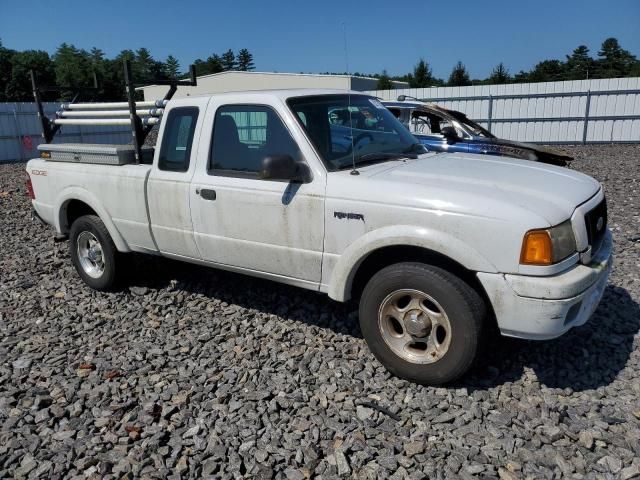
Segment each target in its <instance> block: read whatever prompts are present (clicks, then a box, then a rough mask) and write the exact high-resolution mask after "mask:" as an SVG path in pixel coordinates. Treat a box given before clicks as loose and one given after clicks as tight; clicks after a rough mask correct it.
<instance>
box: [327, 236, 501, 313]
mask: <svg viewBox="0 0 640 480" xmlns="http://www.w3.org/2000/svg"><path fill="white" fill-rule="evenodd" d="M411 261H418V262H422V263H428V264H431V265H434V266H439V267H441V268H444V269H446V270H449V271H451V272H452V273H454V274H456V275H458V276H460V277H461V278H462V279H463V280H465V281H467V282H468V283H469V284H470V285H471V286H472V287H473V288H474V289H475V288H476V287H477V288H479V289H480V291H481V292H482V295H483V296H484V295H485V294H484V289H482V286H481V285H480V282H479V281H478V279H477V277H476V272H478V271H485V272H486V271H489V272H495V271H496V268H495V266H494V265H493V264H492V263H491V262H489V261H488V260H487V259H486V258H485V257H484V256H482V255H481V254H480V253H479V252H478V251H477V250H476V249H475V248H473V247H471V246H469V245H467V244H465V243H464V242H462V241H461V240H459V239H457V238H455V237H453V236H451V235H448V234H445V233H442V232H437V231H433V230H429V229H426V228H423V227H412V226H397V227H385V228H383V229H380V230H375V231H372V232H369V233H367V234H366V235H364V236H363V237H361V238H359V239H358V240H356V241H355V242H353V243H352V244H351V245H350V246H349V247H348V248H347V249H346V250H345V252H344V253H343V254H342V255H341V256H340V258H339V260H338V262H337V263H336V265H335V266H334V268H333V271H332V273H331V280H330V283H329V289H328V294H329V296H330V297H331V298H333V299H334V300H338V301H346V300H349V299H350V298H357V297H358V295H359V294H360V293H361V292H362V288H364V284H365V283H366V282H367V281H368V279H369V278H371V275H373V274H375V273H376V272H377V271H379V270H380V269H382V268H384V267H386V266H389V265H392V264H394V263H399V262H411Z"/></svg>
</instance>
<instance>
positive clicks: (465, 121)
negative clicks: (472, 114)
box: [382, 95, 573, 166]
mask: <svg viewBox="0 0 640 480" xmlns="http://www.w3.org/2000/svg"><path fill="white" fill-rule="evenodd" d="M382 103H383V104H384V106H385V107H387V109H389V110H390V111H391V113H393V114H394V115H395V116H396V118H398V120H400V121H401V122H402V123H403V124H404V126H405V127H407V128H408V129H409V131H410V132H411V133H412V134H413V135H414V136H415V137H416V138H417V139H418V140H419V141H420V142H421V143H422V144H423V145H424V146H425V147H426V148H427V149H428V150H430V151H432V152H465V153H481V154H485V155H500V156H505V157H512V158H521V159H525V160H532V161H537V162H542V163H550V164H553V165H561V166H565V165H567V162H570V161H571V160H573V157H570V156H568V155H565V154H564V153H562V152H560V151H556V150H551V149H548V148H544V147H542V146H540V145H534V144H530V143H521V142H515V141H513V140H506V139H503V138H497V137H496V136H495V135H493V134H492V133H491V132H490V131H488V130H487V129H486V128H484V127H482V126H481V125H479V124H477V123H476V122H474V121H472V120H470V119H469V118H468V117H467V116H466V115H465V114H464V113H462V112H457V111H455V110H448V109H446V108H442V107H439V106H437V105H435V104H432V103H424V102H420V101H417V100H416V101H409V100H406V97H404V96H402V95H401V96H400V97H398V101H395V102H392V101H386V102H382Z"/></svg>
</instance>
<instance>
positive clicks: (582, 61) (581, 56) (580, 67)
mask: <svg viewBox="0 0 640 480" xmlns="http://www.w3.org/2000/svg"><path fill="white" fill-rule="evenodd" d="M593 65H594V62H593V58H591V56H590V55H589V48H588V47H587V46H586V45H580V46H579V47H578V48H576V49H574V50H573V52H572V53H571V55H567V61H566V63H565V72H566V75H565V77H566V79H567V80H583V79H586V78H589V77H590V76H593V74H594V68H593Z"/></svg>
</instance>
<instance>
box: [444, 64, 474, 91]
mask: <svg viewBox="0 0 640 480" xmlns="http://www.w3.org/2000/svg"><path fill="white" fill-rule="evenodd" d="M447 85H449V86H450V87H465V86H467V85H471V80H470V79H469V73H468V72H467V69H466V67H465V66H464V65H463V64H462V62H460V61H458V63H456V64H455V66H454V67H453V70H451V74H450V75H449V81H448V82H447Z"/></svg>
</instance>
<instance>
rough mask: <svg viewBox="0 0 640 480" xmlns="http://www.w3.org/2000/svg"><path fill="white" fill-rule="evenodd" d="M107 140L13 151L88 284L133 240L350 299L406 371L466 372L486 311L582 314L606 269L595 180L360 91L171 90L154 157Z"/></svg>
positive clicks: (367, 330) (606, 244) (535, 331)
mask: <svg viewBox="0 0 640 480" xmlns="http://www.w3.org/2000/svg"><path fill="white" fill-rule="evenodd" d="M339 112H340V114H344V113H345V112H346V114H347V116H348V119H349V122H348V123H345V124H341V125H336V122H335V121H334V120H335V118H336V116H337V115H338V113H339ZM101 148H102V150H101ZM109 148H112V147H99V146H91V145H89V146H86V145H85V146H82V145H56V144H48V145H41V146H40V150H41V153H42V155H41V156H42V157H43V158H39V159H34V160H31V161H30V162H29V163H28V164H27V172H28V177H29V180H28V188H29V189H30V194H31V195H32V199H33V200H32V202H33V207H34V209H35V212H36V215H37V216H38V217H39V218H40V219H42V220H43V221H44V222H46V223H47V224H50V225H52V226H53V227H54V229H55V231H56V232H57V236H58V237H63V238H64V237H68V238H69V245H70V255H71V259H72V261H73V264H74V266H75V268H76V269H77V271H78V274H79V275H80V277H81V278H82V279H83V280H84V281H85V282H86V283H87V284H88V285H89V286H90V287H92V288H95V289H98V290H104V289H109V288H112V287H113V285H114V282H115V281H116V279H117V277H118V274H119V273H120V272H121V267H122V262H123V261H126V260H124V257H126V254H127V253H128V252H143V253H148V254H153V255H162V256H165V257H171V258H174V259H179V260H184V261H187V262H193V263H198V264H202V265H208V266H211V267H216V268H221V269H226V270H232V271H235V272H242V273H246V274H248V275H254V276H258V277H263V278H268V279H271V280H275V281H278V282H282V283H287V284H291V285H295V286H297V287H301V288H306V289H310V290H316V291H320V292H324V293H327V294H328V295H329V297H331V298H332V299H334V300H337V301H340V302H344V301H347V300H349V299H357V300H359V316H360V326H361V329H362V332H363V334H364V338H365V339H366V341H367V343H368V345H369V347H370V349H371V350H372V352H373V353H374V355H375V356H376V357H377V358H378V359H379V360H380V362H381V363H382V364H383V365H384V366H385V367H386V368H388V369H389V370H390V371H391V372H392V373H394V374H396V375H398V376H400V377H404V378H407V379H410V380H412V381H415V382H420V383H425V384H442V383H446V382H450V381H451V380H453V379H455V378H457V377H459V376H460V375H462V374H463V373H464V372H465V371H466V370H467V369H468V368H469V366H470V365H471V363H472V361H473V359H474V356H475V355H476V351H477V349H478V344H479V342H480V338H481V336H480V334H481V330H482V328H483V324H485V323H488V322H496V323H497V326H498V328H499V329H500V331H501V332H502V334H504V335H508V336H514V337H521V338H527V339H549V338H553V337H557V336H559V335H562V334H563V333H565V332H566V331H567V330H569V329H570V328H572V327H574V326H577V325H582V324H584V323H585V322H586V321H587V320H588V319H589V317H590V316H591V314H592V312H593V311H594V310H595V308H596V306H597V305H598V302H599V301H600V299H601V297H602V294H603V291H604V289H605V286H606V283H607V277H608V274H609V271H610V268H611V262H612V257H611V255H612V240H611V233H610V231H609V229H608V227H607V211H606V202H605V197H604V193H603V189H602V187H601V185H600V184H599V183H598V182H597V181H595V180H594V179H592V178H591V177H588V176H586V175H583V174H580V173H577V172H575V171H571V170H568V169H564V168H560V167H554V166H549V165H542V164H540V163H533V162H528V161H523V160H512V159H509V158H505V157H501V158H496V157H491V156H483V155H470V154H450V153H437V154H436V153H426V152H424V150H423V148H422V147H420V146H419V145H418V144H417V141H416V139H415V138H414V137H413V136H412V135H411V134H410V133H409V132H408V131H407V130H406V129H405V128H404V126H403V125H402V124H401V123H399V122H398V121H397V120H396V119H395V117H394V116H393V115H392V114H391V113H390V112H389V111H388V110H387V109H386V108H384V107H383V106H382V105H381V103H380V102H379V101H378V100H377V99H375V98H373V97H370V96H367V95H363V94H360V93H357V92H344V91H342V92H338V91H326V90H282V91H275V90H274V91H264V92H258V91H256V92H239V93H225V94H220V95H214V96H202V97H196V96H194V97H187V98H183V99H177V100H171V101H169V102H167V103H166V105H165V106H164V112H163V117H162V122H161V126H160V130H159V136H158V141H157V145H156V148H155V151H154V152H149V155H151V153H153V159H152V160H150V158H151V157H149V161H148V162H147V163H145V162H144V159H143V161H142V162H128V161H121V162H116V163H117V164H115V165H106V164H104V163H105V162H102V161H101V158H102V156H105V157H106V156H108V155H109V153H108V152H107V153H105V152H106V151H107V150H109ZM65 149H66V153H65ZM115 150H117V149H115V147H114V148H112V153H113V151H115ZM125 150H126V148H125ZM69 151H71V152H73V153H72V154H71V155H69ZM117 154H122V150H121V151H120V152H119V153H117Z"/></svg>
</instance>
